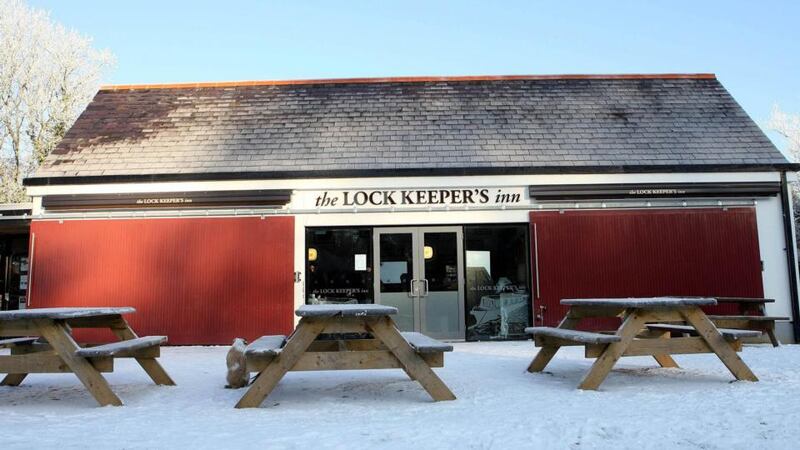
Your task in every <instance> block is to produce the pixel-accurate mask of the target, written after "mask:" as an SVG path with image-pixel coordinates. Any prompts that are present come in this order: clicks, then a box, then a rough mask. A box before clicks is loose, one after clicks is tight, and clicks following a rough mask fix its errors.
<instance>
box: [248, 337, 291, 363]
mask: <svg viewBox="0 0 800 450" xmlns="http://www.w3.org/2000/svg"><path fill="white" fill-rule="evenodd" d="M285 342H286V336H284V335H274V336H261V337H260V338H258V339H256V340H255V341H253V342H251V343H250V344H249V345H248V346H247V348H245V350H244V354H245V356H253V357H264V356H266V357H271V358H272V357H275V356H278V355H279V354H280V353H281V349H282V348H283V344H284V343H285Z"/></svg>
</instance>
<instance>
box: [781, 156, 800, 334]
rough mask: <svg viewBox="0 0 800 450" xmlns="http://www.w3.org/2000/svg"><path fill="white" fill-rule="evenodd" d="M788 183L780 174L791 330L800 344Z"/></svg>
mask: <svg viewBox="0 0 800 450" xmlns="http://www.w3.org/2000/svg"><path fill="white" fill-rule="evenodd" d="M791 198H792V197H791V192H790V190H789V182H788V181H787V180H786V172H781V209H782V212H783V234H784V240H785V242H786V267H787V269H788V270H789V290H790V293H789V296H790V298H791V303H792V330H793V331H794V341H795V342H800V299H798V293H797V254H796V253H797V251H796V247H795V242H794V221H793V220H792V204H791V201H792V200H791Z"/></svg>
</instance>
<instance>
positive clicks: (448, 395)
mask: <svg viewBox="0 0 800 450" xmlns="http://www.w3.org/2000/svg"><path fill="white" fill-rule="evenodd" d="M367 328H369V329H370V331H372V334H373V335H374V336H375V338H376V339H379V340H380V341H381V342H382V343H383V345H385V346H386V348H388V349H389V351H390V352H392V354H393V355H394V356H395V357H396V358H397V359H398V360H399V361H400V364H402V365H403V368H404V370H405V371H406V373H408V374H409V376H410V377H411V379H412V380H416V381H417V382H418V383H419V384H421V385H422V387H423V389H425V390H426V391H427V392H428V394H430V396H431V397H433V399H434V400H435V401H442V400H455V399H456V396H455V395H454V394H453V392H452V391H450V388H448V387H447V385H446V384H444V382H443V381H442V380H441V379H440V378H439V377H438V376H437V375H436V374H435V373H434V372H433V369H431V368H430V366H428V364H427V363H426V362H425V360H424V359H422V357H420V356H419V355H418V354H417V352H415V351H414V349H413V348H411V345H409V343H408V342H407V341H406V340H405V339H404V338H403V335H401V334H400V332H399V331H398V330H397V327H395V325H394V322H392V320H391V319H390V318H389V317H381V318H378V319H375V320H367Z"/></svg>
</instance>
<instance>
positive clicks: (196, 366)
mask: <svg viewBox="0 0 800 450" xmlns="http://www.w3.org/2000/svg"><path fill="white" fill-rule="evenodd" d="M535 351H536V350H535V349H534V347H533V344H532V343H531V342H530V341H527V342H491V343H458V344H455V352H453V353H448V354H447V355H446V357H445V368H443V369H436V371H437V372H438V373H439V375H440V376H441V377H442V379H443V380H444V381H445V383H447V384H448V385H449V386H450V388H451V389H452V390H453V392H454V393H455V394H456V396H457V397H458V400H456V401H451V402H439V403H433V402H432V401H431V400H430V398H429V397H428V395H427V394H426V393H425V391H423V390H422V388H421V387H420V386H419V385H418V384H416V383H414V382H412V381H410V380H408V379H407V378H406V376H405V374H404V373H403V372H402V371H400V370H370V371H359V372H355V371H348V372H292V373H289V374H288V375H287V376H286V377H285V378H284V379H283V381H281V383H280V384H279V385H278V387H277V388H276V389H275V391H273V393H272V394H271V395H270V396H269V397H268V398H267V400H266V401H265V402H264V405H263V406H262V407H261V408H258V409H249V410H236V409H234V408H233V405H234V404H235V403H236V402H237V401H238V399H239V398H240V397H241V395H242V394H243V393H244V390H231V389H224V388H223V385H224V384H225V354H226V352H227V348H226V347H167V348H164V349H163V350H162V358H161V361H162V363H163V364H164V366H165V368H166V369H167V371H168V372H169V373H170V374H171V375H172V377H173V378H174V379H175V381H176V382H177V383H178V386H175V387H157V386H155V385H153V384H152V383H150V380H149V378H147V376H146V375H145V374H144V372H143V371H142V370H140V369H139V367H138V366H137V365H136V363H135V362H134V361H133V360H119V361H117V367H116V369H117V370H116V371H115V372H114V373H111V374H106V376H107V378H108V379H109V381H110V382H111V384H112V388H113V389H114V391H115V392H117V393H118V394H119V396H120V397H121V398H122V400H123V402H125V404H126V406H124V407H105V408H100V407H97V405H96V403H95V402H94V400H93V399H92V398H91V397H90V396H89V394H88V393H87V392H86V391H85V390H84V388H83V387H82V386H81V385H80V384H79V382H78V381H77V379H76V378H75V377H74V376H73V375H71V374H53V375H51V374H45V375H31V376H30V377H29V378H28V379H26V380H25V383H24V384H23V385H22V386H20V387H17V388H13V387H0V448H2V449H14V448H78V447H87V446H92V447H98V448H265V447H266V448H305V449H308V448H342V449H345V448H346V449H351V448H398V449H400V448H402V449H406V448H414V449H429V448H465V449H469V448H479V449H490V448H502V449H510V448H534V447H536V448H572V449H578V448H580V449H591V448H609V447H614V448H634V447H636V448H657V449H664V448H704V449H713V448H755V447H758V448H797V446H798V437H797V425H798V422H797V421H798V419H800V346H797V345H787V346H783V347H781V348H772V347H769V346H752V347H746V348H745V350H744V352H743V353H742V354H741V355H742V358H743V359H744V360H745V361H746V362H747V363H748V364H749V365H750V367H751V368H752V369H753V371H754V372H755V373H756V375H757V376H758V377H759V378H760V379H761V381H760V382H759V383H748V382H731V380H732V376H731V375H730V373H729V372H728V371H727V369H725V367H724V366H723V365H722V363H721V362H720V361H719V360H717V359H716V357H715V356H713V355H687V356H677V357H676V358H675V359H676V360H677V361H678V364H681V366H682V367H683V368H682V369H662V368H657V366H656V365H655V362H654V361H653V360H652V359H650V358H645V357H641V358H623V359H622V361H621V363H620V364H618V365H617V367H616V368H615V369H614V371H613V372H612V373H611V375H610V376H609V378H608V379H607V380H606V382H605V383H603V385H602V386H601V390H600V391H597V392H589V391H579V390H577V389H576V388H575V387H576V386H577V384H578V381H579V380H580V378H581V377H582V375H583V374H584V373H585V372H586V370H587V369H588V368H589V365H590V364H591V362H592V361H593V360H589V359H584V358H583V355H582V350H581V349H579V348H576V347H572V348H567V349H562V350H561V352H560V353H559V354H558V355H557V356H556V358H555V359H554V360H553V362H552V363H551V365H550V366H548V368H547V371H548V373H544V374H529V373H527V372H525V368H526V367H527V365H528V363H529V362H530V360H531V358H532V357H533V355H534V353H535Z"/></svg>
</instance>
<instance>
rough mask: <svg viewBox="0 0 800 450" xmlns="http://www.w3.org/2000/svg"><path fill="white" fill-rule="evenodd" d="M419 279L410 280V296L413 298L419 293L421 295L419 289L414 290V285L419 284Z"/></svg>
mask: <svg viewBox="0 0 800 450" xmlns="http://www.w3.org/2000/svg"><path fill="white" fill-rule="evenodd" d="M417 281H419V280H416V279H412V280H411V281H410V282H409V286H408V296H409V297H412V298H413V297H416V296H417V295H419V289H417V290H414V287H415V286H417Z"/></svg>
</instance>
